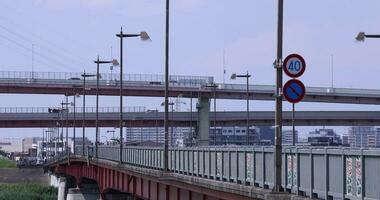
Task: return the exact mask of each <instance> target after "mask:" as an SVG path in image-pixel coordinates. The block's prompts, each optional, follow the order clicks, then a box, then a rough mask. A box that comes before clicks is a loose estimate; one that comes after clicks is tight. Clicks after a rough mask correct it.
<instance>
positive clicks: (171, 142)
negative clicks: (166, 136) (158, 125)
mask: <svg viewBox="0 0 380 200" xmlns="http://www.w3.org/2000/svg"><path fill="white" fill-rule="evenodd" d="M170 107H171V109H172V112H171V113H172V117H171V120H170V130H171V131H170V146H173V145H174V144H173V143H174V142H173V141H174V124H173V121H174V102H171V103H170Z"/></svg>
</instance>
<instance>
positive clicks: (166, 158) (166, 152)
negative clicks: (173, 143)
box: [163, 0, 170, 172]
mask: <svg viewBox="0 0 380 200" xmlns="http://www.w3.org/2000/svg"><path fill="white" fill-rule="evenodd" d="M169 8H170V2H169V0H166V9H165V14H166V17H165V101H164V102H165V114H164V163H163V164H164V166H163V170H164V172H168V171H169V124H168V121H169V33H170V32H169V25H170V23H169V10H170V9H169Z"/></svg>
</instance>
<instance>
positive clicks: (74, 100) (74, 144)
mask: <svg viewBox="0 0 380 200" xmlns="http://www.w3.org/2000/svg"><path fill="white" fill-rule="evenodd" d="M70 80H80V79H79V78H71V79H70ZM72 87H73V88H82V87H83V86H82V85H72ZM74 90H75V89H74ZM74 92H75V91H74ZM79 96H80V95H79V94H78V93H76V94H75V95H73V104H72V106H73V107H74V110H73V115H74V116H73V118H74V119H73V154H74V155H75V153H76V150H75V147H76V133H75V132H76V98H79Z"/></svg>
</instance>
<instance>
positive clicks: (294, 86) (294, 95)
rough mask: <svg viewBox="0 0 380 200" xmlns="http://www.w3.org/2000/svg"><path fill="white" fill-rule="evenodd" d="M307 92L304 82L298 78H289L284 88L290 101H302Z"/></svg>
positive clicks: (285, 95) (285, 94)
mask: <svg viewBox="0 0 380 200" xmlns="http://www.w3.org/2000/svg"><path fill="white" fill-rule="evenodd" d="M305 92H306V90H305V86H304V84H303V83H302V82H301V81H299V80H297V79H291V80H289V81H288V82H286V83H285V85H284V88H283V94H284V97H285V99H286V100H287V101H289V102H290V103H298V102H300V101H301V100H302V99H303V98H304V97H305Z"/></svg>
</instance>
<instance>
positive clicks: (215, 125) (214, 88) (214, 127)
mask: <svg viewBox="0 0 380 200" xmlns="http://www.w3.org/2000/svg"><path fill="white" fill-rule="evenodd" d="M213 86H214V87H213V88H214V124H213V125H214V146H216V87H215V85H213Z"/></svg>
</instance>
